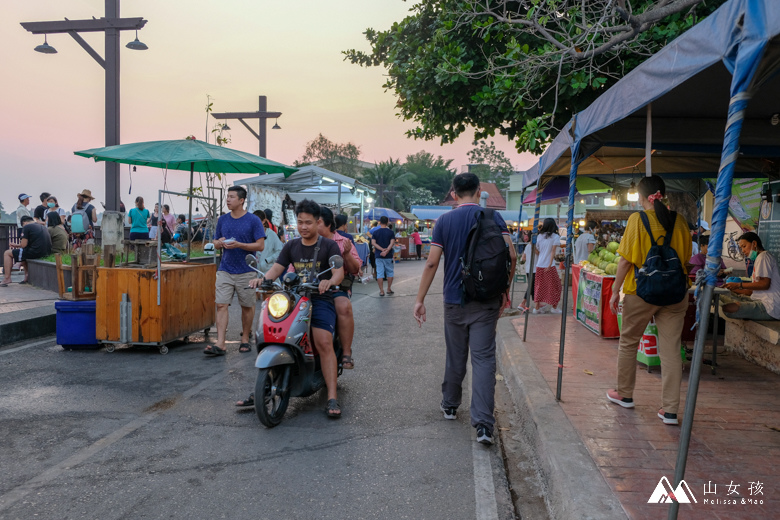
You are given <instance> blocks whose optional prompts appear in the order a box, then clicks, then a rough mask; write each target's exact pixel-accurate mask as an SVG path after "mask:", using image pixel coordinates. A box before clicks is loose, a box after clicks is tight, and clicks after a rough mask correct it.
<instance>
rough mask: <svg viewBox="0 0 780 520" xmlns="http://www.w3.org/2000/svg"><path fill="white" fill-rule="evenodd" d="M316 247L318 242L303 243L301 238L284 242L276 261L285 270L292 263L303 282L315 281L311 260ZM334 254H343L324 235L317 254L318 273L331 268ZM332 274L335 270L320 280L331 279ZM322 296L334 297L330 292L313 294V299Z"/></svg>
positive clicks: (334, 243) (333, 242)
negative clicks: (312, 277)
mask: <svg viewBox="0 0 780 520" xmlns="http://www.w3.org/2000/svg"><path fill="white" fill-rule="evenodd" d="M315 247H316V244H312V245H310V246H305V245H303V242H302V241H301V239H300V238H295V239H293V240H290V241H289V242H287V243H286V244H284V247H282V252H281V253H279V256H278V257H277V258H276V263H277V264H280V265H281V266H282V267H284V268H285V270H286V269H287V268H289V266H290V265H292V266H293V268H294V269H295V272H296V273H298V276H300V277H301V280H302V281H303V282H306V283H309V282H313V280H311V268H312V265H311V261H312V258H313V257H314V248H315ZM333 255H336V256H341V251H340V250H339V246H338V244H336V242H335V241H333V240H331V239H329V238H325V237H322V242H321V243H320V252H319V254H318V255H317V273H321V272H323V271H325V270H326V269H329V268H330V264H328V260H329V259H330V257H331V256H333ZM332 274H333V271H328V272H327V273H325V274H323V275H321V276H320V277H319V280H330V278H331V275H332ZM321 297H327V298H329V299H332V296H331V295H328V294H325V295H320V294H319V293H313V294H312V299H316V298H321Z"/></svg>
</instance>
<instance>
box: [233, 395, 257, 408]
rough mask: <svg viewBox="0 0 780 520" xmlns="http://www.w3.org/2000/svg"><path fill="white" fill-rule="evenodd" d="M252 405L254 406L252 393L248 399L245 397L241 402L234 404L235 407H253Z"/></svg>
mask: <svg viewBox="0 0 780 520" xmlns="http://www.w3.org/2000/svg"><path fill="white" fill-rule="evenodd" d="M254 405H255V394H254V392H252V393H251V394H249V397H247V398H246V399H244V400H243V401H238V402H237V403H236V406H241V407H244V406H254Z"/></svg>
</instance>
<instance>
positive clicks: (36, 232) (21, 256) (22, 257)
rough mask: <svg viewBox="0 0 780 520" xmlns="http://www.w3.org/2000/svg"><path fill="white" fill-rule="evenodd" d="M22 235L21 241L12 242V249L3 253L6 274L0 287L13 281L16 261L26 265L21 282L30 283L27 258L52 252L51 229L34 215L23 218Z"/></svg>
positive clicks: (31, 258) (34, 257) (40, 256)
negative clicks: (33, 216) (34, 218)
mask: <svg viewBox="0 0 780 520" xmlns="http://www.w3.org/2000/svg"><path fill="white" fill-rule="evenodd" d="M21 223H22V236H21V241H20V242H18V243H17V242H12V243H11V249H9V250H7V251H6V252H5V253H4V255H3V268H4V271H3V272H4V273H5V275H4V276H3V281H2V282H0V287H8V284H9V283H11V269H13V266H14V263H15V262H21V263H22V267H24V280H23V281H21V282H20V283H28V282H27V279H28V277H29V273H30V272H29V270H28V269H27V260H34V259H36V258H42V257H44V256H47V255H50V254H51V236H50V235H49V231H48V230H47V229H46V228H45V227H43V226H42V225H41V224H38V223H36V222H35V221H34V220H33V218H32V217H30V216H27V215H25V216H24V217H22V218H21Z"/></svg>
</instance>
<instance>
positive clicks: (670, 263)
mask: <svg viewBox="0 0 780 520" xmlns="http://www.w3.org/2000/svg"><path fill="white" fill-rule="evenodd" d="M639 216H640V217H641V219H642V223H643V224H644V225H645V229H646V230H647V233H648V234H649V235H650V242H651V243H652V247H650V251H648V252H647V258H645V263H644V264H643V265H642V267H641V268H636V267H634V276H635V277H636V295H637V296H639V297H640V298H642V299H643V300H644V301H646V302H647V303H649V304H650V305H659V306H664V305H673V304H675V303H680V302H681V301H682V299H683V298H685V294H686V293H687V292H688V277H687V276H685V270H684V269H683V264H682V262H681V261H680V258H679V257H678V256H677V251H675V250H674V248H672V246H671V245H670V244H671V242H672V233H673V232H674V224H673V225H672V229H665V231H666V236H664V243H663V245H660V246H659V245H658V243H657V242H656V241H655V239H654V238H653V232H652V231H650V222H649V221H648V220H647V214H646V213H645V212H644V211H642V212H640V213H639ZM676 220H677V213H676V212H674V211H673V212H672V222H675V221H676ZM659 238H661V237H659Z"/></svg>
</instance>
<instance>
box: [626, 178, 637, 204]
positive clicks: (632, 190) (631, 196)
mask: <svg viewBox="0 0 780 520" xmlns="http://www.w3.org/2000/svg"><path fill="white" fill-rule="evenodd" d="M626 198H627V199H628V200H629V202H636V201H638V200H639V193H638V192H637V191H636V184H634V181H631V186H630V187H629V188H628V195H627V196H626Z"/></svg>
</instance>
